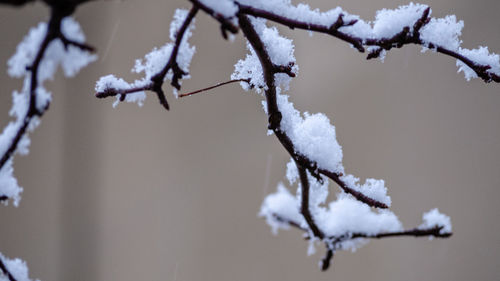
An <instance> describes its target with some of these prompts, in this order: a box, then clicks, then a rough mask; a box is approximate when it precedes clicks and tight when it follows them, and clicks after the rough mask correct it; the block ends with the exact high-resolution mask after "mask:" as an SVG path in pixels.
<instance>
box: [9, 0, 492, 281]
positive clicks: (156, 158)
mask: <svg viewBox="0 0 500 281" xmlns="http://www.w3.org/2000/svg"><path fill="white" fill-rule="evenodd" d="M309 3H310V5H311V6H312V7H318V8H320V9H322V10H326V9H329V8H334V7H335V6H337V5H340V6H342V7H343V8H345V9H346V10H347V11H349V12H351V13H353V14H359V15H361V16H362V17H363V18H364V19H366V20H373V19H374V15H375V11H376V10H378V9H382V8H396V7H397V6H399V5H403V4H407V2H406V1H396V0H372V1H363V0H338V1H313V0H311V1H309ZM423 3H425V4H429V5H431V7H432V9H433V16H437V17H443V16H445V15H447V14H456V15H457V17H458V18H459V19H462V20H464V22H465V28H464V30H463V36H462V39H463V41H464V44H463V46H465V47H467V48H475V47H477V46H478V45H486V46H489V47H490V49H491V50H492V51H494V52H497V53H498V52H500V33H499V30H500V20H499V19H498V11H499V10H500V1H497V0H477V1H469V0H433V1H425V2H423ZM176 8H190V5H189V3H188V1H160V0H154V1H153V0H148V1H140V0H124V1H118V0H117V1H95V2H92V3H88V4H86V5H84V6H82V7H80V8H79V9H78V10H77V12H76V14H75V18H76V19H77V20H78V21H79V22H80V24H81V25H82V28H83V30H84V32H85V34H86V35H87V39H88V40H87V41H88V43H90V44H92V45H94V46H96V47H97V48H98V55H99V60H98V61H97V62H95V63H93V64H91V65H90V66H89V67H87V68H85V69H83V71H82V72H81V73H80V74H79V75H78V76H77V77H76V78H73V79H68V78H65V77H63V76H62V75H61V74H60V73H59V75H58V76H57V77H56V79H55V80H54V81H53V82H49V83H47V85H46V86H47V88H49V89H51V90H52V92H53V97H54V101H53V103H52V105H51V108H50V110H49V111H48V112H47V113H46V115H45V116H44V117H43V121H42V124H41V126H40V127H39V128H38V129H37V130H36V131H35V132H34V133H33V134H32V135H31V138H32V146H31V153H30V154H29V155H28V156H26V157H19V156H18V157H16V160H15V174H16V176H17V178H18V179H19V181H20V184H21V185H22V186H23V187H24V188H25V190H24V192H23V195H22V201H21V203H20V206H19V207H18V208H15V207H13V206H11V205H10V206H8V207H1V210H0V221H1V222H2V223H1V226H0V252H2V253H3V254H5V255H6V256H8V257H10V258H14V257H20V258H21V259H23V260H25V261H27V263H28V266H29V269H30V276H32V277H33V278H39V279H41V280H43V281H48V280H176V281H181V280H190V281H198V280H199V281H201V280H218V281H223V280H228V281H229V280H239V281H243V280H367V279H369V280H384V281H389V280H420V281H423V280H454V281H458V280H500V270H499V268H500V235H499V233H500V226H499V219H498V217H499V215H500V205H499V204H498V198H499V196H500V189H499V186H500V139H499V137H500V126H499V123H500V111H499V110H498V108H499V106H500V86H499V85H498V84H485V83H483V82H482V81H481V80H473V81H470V82H467V81H466V80H465V79H464V77H463V75H462V74H457V73H456V71H457V68H456V66H455V61H454V60H453V59H451V58H449V57H446V56H443V55H438V54H434V53H431V52H427V53H425V54H422V53H421V52H420V48H419V47H416V46H407V47H404V48H403V49H395V50H393V51H391V52H390V53H389V54H388V56H387V58H386V60H385V62H384V63H381V62H380V61H378V60H373V61H366V60H365V55H363V54H359V53H358V52H357V51H355V50H353V49H351V48H349V46H348V45H347V44H345V43H344V42H341V41H339V40H337V39H335V38H331V37H328V36H325V35H321V34H315V35H314V36H312V37H310V36H309V34H308V33H307V32H304V31H299V30H296V31H292V30H289V29H286V28H281V27H280V30H281V31H282V34H284V35H286V36H287V37H289V38H292V39H293V40H294V43H295V46H296V50H295V55H296V57H297V62H298V64H299V67H300V72H299V75H298V77H297V78H296V79H294V81H293V82H292V84H291V91H290V93H289V94H290V95H291V99H292V101H293V102H294V103H295V105H296V107H297V108H298V109H299V110H301V111H309V112H324V113H325V114H326V115H328V116H329V118H330V119H331V120H332V122H333V123H334V124H335V126H336V129H337V135H338V140H339V143H340V144H341V145H342V146H343V150H344V164H345V167H346V171H347V172H349V173H353V174H355V175H357V176H359V177H361V178H362V179H364V178H366V177H374V178H382V179H385V180H386V182H387V186H388V187H389V194H390V195H391V196H392V200H393V205H392V211H394V212H395V213H396V214H397V215H398V216H399V218H400V219H401V221H402V222H403V223H404V225H405V226H406V227H408V228H409V227H414V226H417V225H419V224H420V223H421V215H422V213H423V212H425V211H427V210H429V209H431V208H434V207H439V209H440V211H442V212H444V213H446V214H448V215H449V216H451V218H452V223H453V232H454V235H453V236H452V237H451V238H450V239H447V240H433V241H428V239H426V238H421V239H416V238H408V237H406V238H393V239H386V240H381V241H371V243H370V244H368V245H367V246H365V247H363V248H361V249H359V250H358V251H357V252H356V253H350V252H339V253H337V254H336V256H335V258H334V263H333V266H332V267H331V268H330V270H328V271H327V272H320V271H319V269H318V266H317V264H318V261H319V259H320V258H321V257H322V256H323V254H324V249H323V248H322V247H318V254H316V255H314V256H311V257H308V256H307V254H306V252H307V246H308V245H307V243H306V242H304V241H303V239H302V233H300V232H299V231H296V230H290V231H285V232H280V233H279V234H278V236H273V235H272V234H271V231H270V229H269V227H268V226H267V225H266V223H265V221H264V220H263V219H261V218H258V217H257V213H258V211H259V208H260V204H261V202H262V199H263V198H264V196H265V195H266V194H268V193H270V192H273V191H274V190H275V188H276V184H277V183H278V182H279V181H282V180H284V175H285V164H286V162H287V161H288V159H289V156H288V155H287V153H286V152H285V150H284V149H283V148H282V147H281V146H280V145H279V143H278V141H277V140H276V139H275V138H274V137H268V136H266V116H265V114H264V113H263V111H262V109H261V105H260V103H261V100H262V98H261V97H260V96H259V95H257V94H255V93H253V92H248V93H247V92H244V91H243V90H242V89H241V88H240V86H239V85H236V84H233V85H228V86H225V87H222V88H218V89H216V90H214V91H211V92H207V93H204V94H199V95H196V96H193V97H190V98H185V99H180V100H175V99H174V98H173V97H172V96H171V95H169V96H168V99H169V102H170V104H171V108H172V109H171V111H170V112H167V111H165V110H164V109H163V108H162V107H161V106H160V105H159V104H158V102H157V99H156V98H155V97H154V96H152V95H149V96H148V99H147V101H146V103H145V105H144V106H143V107H142V108H139V107H138V106H136V105H135V104H121V105H119V106H118V107H117V108H116V109H113V108H112V107H111V104H112V103H113V100H112V99H107V100H98V99H96V98H95V97H94V85H95V81H96V80H98V79H99V77H101V76H103V75H107V74H110V73H113V74H115V75H117V76H119V77H124V78H126V79H128V81H133V79H135V78H137V76H135V75H133V74H131V73H130V69H131V67H132V66H133V65H134V61H135V59H136V58H142V57H143V55H144V54H146V53H147V52H149V51H150V50H151V49H152V48H153V47H155V46H161V45H163V44H164V43H165V42H167V41H169V39H168V30H169V23H170V20H171V18H172V15H173V13H174V10H175V9H176ZM47 18H48V10H47V9H46V8H45V7H44V6H43V5H40V4H35V5H27V6H25V7H23V8H21V9H14V8H8V7H4V6H0V34H2V36H1V37H2V39H1V40H0V61H2V62H3V65H4V67H3V69H4V70H3V71H1V72H0V85H1V89H2V94H1V95H0V110H1V112H2V116H3V117H1V118H0V125H1V126H2V127H3V126H4V125H6V124H7V122H8V121H9V118H8V110H9V108H10V105H11V93H12V91H13V90H16V89H20V88H21V86H22V81H21V80H19V79H12V78H10V77H8V75H7V72H6V61H7V60H8V58H9V57H10V56H11V55H12V54H13V53H14V52H15V48H16V46H17V44H18V43H19V42H20V41H21V40H22V38H23V37H24V35H25V34H27V32H28V30H29V28H30V27H32V26H35V25H37V24H38V23H39V22H40V21H44V20H46V19H47ZM190 42H191V43H192V44H194V45H195V46H196V48H197V53H196V54H195V57H194V58H193V62H192V65H191V75H192V77H193V78H192V79H191V80H186V81H184V84H183V89H182V91H181V92H185V91H191V90H196V89H199V88H203V87H206V86H209V85H212V84H214V83H216V82H221V81H226V80H228V79H229V76H230V74H231V73H232V71H233V65H234V64H235V63H236V62H237V61H238V59H240V58H243V57H244V56H245V54H246V52H247V51H246V49H245V42H244V40H243V39H242V36H241V33H240V34H238V35H237V36H236V39H235V41H234V42H232V43H231V42H229V41H224V40H223V39H222V38H221V36H220V32H219V26H218V23H217V22H215V21H214V20H212V19H211V18H209V17H208V16H206V15H205V14H204V13H199V15H198V16H197V18H196V29H195V31H194V34H193V37H192V39H191V40H190ZM165 88H168V89H167V90H168V91H169V92H170V87H169V86H165ZM331 191H332V193H333V194H334V193H336V192H338V188H337V187H336V186H335V185H334V184H332V185H331ZM331 198H334V196H333V195H332V196H331Z"/></svg>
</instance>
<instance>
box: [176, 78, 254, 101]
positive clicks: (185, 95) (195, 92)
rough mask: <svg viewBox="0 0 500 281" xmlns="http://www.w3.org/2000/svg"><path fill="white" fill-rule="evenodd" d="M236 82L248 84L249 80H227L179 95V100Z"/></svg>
mask: <svg viewBox="0 0 500 281" xmlns="http://www.w3.org/2000/svg"><path fill="white" fill-rule="evenodd" d="M236 82H247V83H250V79H234V80H229V81H226V82H221V83H217V84H215V85H213V86H210V87H206V88H203V89H199V90H196V91H194V92H189V93H184V94H180V95H179V98H183V97H189V96H192V95H195V94H198V93H202V92H205V91H208V90H212V89H215V88H218V87H220V86H224V85H227V84H231V83H236Z"/></svg>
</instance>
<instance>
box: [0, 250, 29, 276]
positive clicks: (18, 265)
mask: <svg viewBox="0 0 500 281" xmlns="http://www.w3.org/2000/svg"><path fill="white" fill-rule="evenodd" d="M0 259H1V260H2V261H3V263H4V265H5V267H6V268H7V270H8V271H9V272H10V273H11V274H12V276H13V277H14V278H15V280H17V281H31V279H30V278H29V275H28V267H27V266H26V262H24V261H22V260H21V259H18V258H16V259H8V258H6V257H5V256H4V255H2V254H1V253H0ZM0 281H9V278H8V277H7V276H6V275H5V274H3V272H2V271H1V270H0ZM35 281H36V280H35Z"/></svg>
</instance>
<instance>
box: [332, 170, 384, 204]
mask: <svg viewBox="0 0 500 281" xmlns="http://www.w3.org/2000/svg"><path fill="white" fill-rule="evenodd" d="M340 179H341V180H342V181H343V182H345V183H346V185H347V186H348V187H349V188H352V189H354V190H356V191H359V192H361V193H363V194H364V195H366V196H368V197H370V198H372V199H374V200H377V201H379V202H382V203H384V204H386V205H387V206H389V207H390V206H391V197H390V196H388V195H387V187H385V182H384V180H377V179H370V178H369V179H366V181H365V183H364V184H362V185H361V184H359V178H357V177H355V176H353V175H344V176H341V177H340Z"/></svg>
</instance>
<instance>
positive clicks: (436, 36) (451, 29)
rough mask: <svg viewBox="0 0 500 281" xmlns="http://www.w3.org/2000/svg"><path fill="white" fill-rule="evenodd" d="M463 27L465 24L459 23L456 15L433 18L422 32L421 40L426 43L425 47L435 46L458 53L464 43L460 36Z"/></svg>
mask: <svg viewBox="0 0 500 281" xmlns="http://www.w3.org/2000/svg"><path fill="white" fill-rule="evenodd" d="M463 27H464V22H463V21H457V18H456V17H455V15H449V16H446V17H445V18H439V19H436V18H432V19H431V20H430V21H429V23H428V24H426V25H424V26H423V27H422V29H421V30H420V39H421V40H422V41H423V42H424V46H429V45H428V44H433V45H434V46H440V47H443V48H446V49H448V50H450V51H458V48H459V47H460V44H461V43H462V40H460V35H462V28H463ZM424 50H425V49H424Z"/></svg>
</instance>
